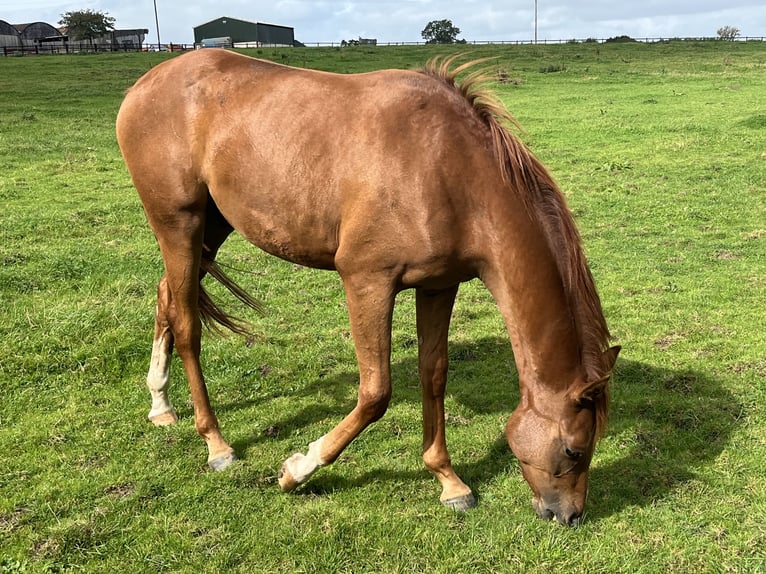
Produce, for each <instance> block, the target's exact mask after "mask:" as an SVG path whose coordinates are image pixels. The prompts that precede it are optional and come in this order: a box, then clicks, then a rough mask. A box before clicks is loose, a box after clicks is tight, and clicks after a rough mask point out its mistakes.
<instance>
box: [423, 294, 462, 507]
mask: <svg viewBox="0 0 766 574" xmlns="http://www.w3.org/2000/svg"><path fill="white" fill-rule="evenodd" d="M457 289H458V288H457V287H454V288H451V289H447V290H445V291H437V292H428V291H424V290H423V289H417V291H416V295H415V301H416V303H415V304H416V309H417V324H418V370H419V373H420V384H421V387H422V391H423V462H425V465H426V467H427V468H428V470H430V471H431V473H432V474H433V475H434V476H435V477H436V479H437V480H438V481H439V482H440V483H441V485H442V494H441V498H440V499H441V502H442V504H444V505H445V506H449V507H450V508H454V509H455V510H467V509H469V508H472V507H474V506H476V499H475V498H474V496H473V493H472V492H471V489H470V488H468V486H466V485H465V484H464V483H463V481H462V480H460V477H459V476H458V475H457V474H456V473H455V471H454V470H453V468H452V462H451V461H450V456H449V452H447V441H446V437H445V429H444V392H445V387H446V384H447V363H448V354H447V340H448V331H449V323H450V316H451V314H452V306H453V304H454V302H455V296H456V295H457Z"/></svg>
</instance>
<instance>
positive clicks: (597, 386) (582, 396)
mask: <svg viewBox="0 0 766 574" xmlns="http://www.w3.org/2000/svg"><path fill="white" fill-rule="evenodd" d="M620 348H621V347H619V346H615V347H611V348H609V349H607V350H606V351H604V354H603V357H604V363H605V365H606V367H607V368H606V375H604V376H603V377H601V378H600V379H596V380H595V381H589V382H587V383H586V384H584V385H583V386H582V387H580V388H579V389H578V390H577V394H576V396H574V397H573V398H574V400H575V402H577V403H579V404H580V405H582V406H586V405H594V404H596V403H597V402H598V400H599V398H601V396H602V395H604V394H606V393H608V392H609V389H608V386H609V379H610V378H611V376H612V369H613V368H614V364H615V362H617V355H619V354H620Z"/></svg>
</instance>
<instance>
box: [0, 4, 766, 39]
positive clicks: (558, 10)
mask: <svg viewBox="0 0 766 574" xmlns="http://www.w3.org/2000/svg"><path fill="white" fill-rule="evenodd" d="M155 1H156V6H157V14H158V17H159V28H160V38H161V41H162V42H163V43H167V42H176V43H182V44H185V43H189V44H190V43H192V42H193V41H194V33H193V30H192V28H193V27H194V26H197V25H199V24H203V23H205V22H208V21H210V20H213V19H215V18H218V17H221V16H228V17H231V18H239V19H242V20H250V21H257V22H268V23H272V24H281V25H284V26H292V27H293V28H295V38H296V39H297V40H300V41H302V42H305V43H316V42H340V41H341V40H343V39H351V38H357V37H360V36H361V37H364V38H377V39H378V41H379V42H384V43H385V42H417V41H421V35H420V32H421V30H423V28H424V27H425V25H426V24H427V23H428V22H430V21H431V20H442V19H449V20H452V22H453V24H454V25H455V26H457V27H458V28H460V30H461V34H460V36H459V37H460V38H464V39H466V40H468V41H472V40H475V41H481V40H496V41H499V40H530V39H531V38H533V36H534V20H535V17H534V10H535V1H534V0H505V1H495V0H481V1H478V0H460V1H453V0H357V1H343V0H341V1H335V2H323V1H314V0H271V1H269V2H264V1H261V0H216V1H211V0H130V1H129V2H127V1H125V0H15V1H13V2H9V1H7V0H0V20H5V21H6V22H9V23H11V24H22V23H29V22H37V21H42V22H48V23H50V24H52V25H54V26H57V25H58V21H59V20H60V19H61V14H63V13H64V12H67V11H75V10H83V9H91V10H97V11H101V12H107V13H108V14H109V15H110V16H113V17H115V18H116V19H117V21H116V26H117V28H147V29H149V36H148V38H147V42H154V43H156V41H157V40H156V38H157V27H156V26H155V17H154V16H155V12H154V6H155ZM537 6H538V16H537V23H538V38H539V39H540V40H544V39H549V40H559V39H571V38H578V39H584V38H609V37H612V36H620V35H623V34H624V35H628V36H632V37H634V38H644V37H662V38H668V37H701V36H708V37H710V36H715V34H716V31H717V30H718V28H720V27H721V26H726V25H729V26H736V27H737V28H739V29H740V31H741V33H742V35H743V36H766V2H765V1H764V0H639V1H631V2H624V3H623V2H615V1H614V0H537Z"/></svg>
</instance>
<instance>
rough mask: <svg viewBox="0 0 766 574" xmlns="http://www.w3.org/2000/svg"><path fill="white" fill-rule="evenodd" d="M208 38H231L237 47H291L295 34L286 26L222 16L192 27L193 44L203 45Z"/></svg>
mask: <svg viewBox="0 0 766 574" xmlns="http://www.w3.org/2000/svg"><path fill="white" fill-rule="evenodd" d="M210 38H231V42H232V43H233V44H237V45H243V46H245V45H250V46H292V45H293V44H294V42H295V34H294V31H293V29H292V28H290V27H288V26H277V25H275V24H264V23H262V22H248V21H246V20H238V19H237V18H229V17H226V16H222V17H221V18H216V19H215V20H211V21H210V22H207V23H205V24H200V25H199V26H195V27H194V43H195V44H198V45H202V44H203V40H207V39H210Z"/></svg>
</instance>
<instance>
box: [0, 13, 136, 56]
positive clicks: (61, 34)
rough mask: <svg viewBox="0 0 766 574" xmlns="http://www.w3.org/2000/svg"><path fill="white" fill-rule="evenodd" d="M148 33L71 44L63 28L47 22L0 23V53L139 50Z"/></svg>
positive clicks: (120, 34)
mask: <svg viewBox="0 0 766 574" xmlns="http://www.w3.org/2000/svg"><path fill="white" fill-rule="evenodd" d="M148 33H149V30H147V29H138V30H112V31H111V32H107V33H106V34H104V35H103V36H101V37H99V38H95V39H94V40H93V42H91V41H89V40H70V38H69V36H68V35H67V30H66V28H55V27H53V26H51V25H50V24H47V23H46V22H33V23H31V24H9V23H8V22H5V21H4V20H0V49H2V48H5V49H10V50H16V49H24V50H28V49H33V48H36V49H39V50H40V51H46V52H47V51H51V52H59V51H61V52H64V51H66V52H78V51H81V50H88V51H90V50H102V51H116V50H140V49H141V47H142V45H143V42H144V38H145V37H146V35H147V34H148Z"/></svg>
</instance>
